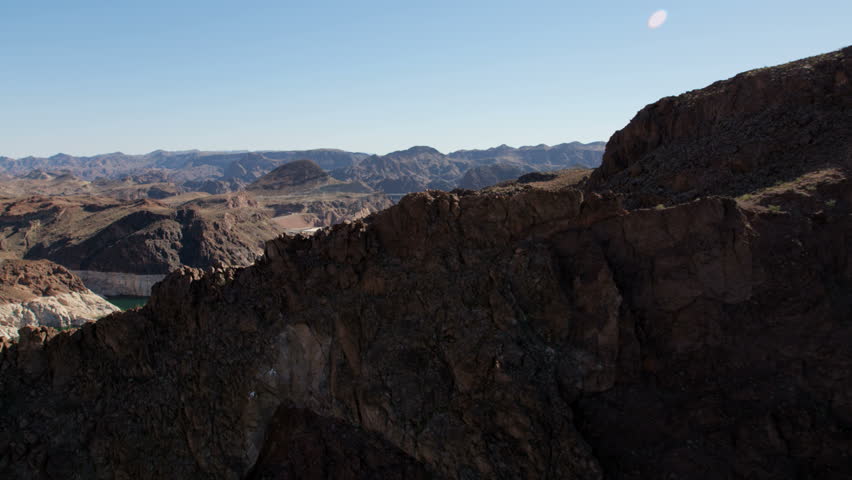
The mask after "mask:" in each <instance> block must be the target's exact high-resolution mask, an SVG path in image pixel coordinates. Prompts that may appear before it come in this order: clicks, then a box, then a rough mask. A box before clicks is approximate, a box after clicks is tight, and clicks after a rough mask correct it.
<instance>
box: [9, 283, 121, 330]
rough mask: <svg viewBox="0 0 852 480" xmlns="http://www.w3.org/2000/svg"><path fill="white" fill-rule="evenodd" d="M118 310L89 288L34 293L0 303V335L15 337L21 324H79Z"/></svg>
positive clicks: (65, 325) (55, 325)
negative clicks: (46, 294) (28, 297)
mask: <svg viewBox="0 0 852 480" xmlns="http://www.w3.org/2000/svg"><path fill="white" fill-rule="evenodd" d="M118 310H119V308H118V307H116V306H115V305H113V304H111V303H109V302H108V301H106V300H104V299H103V298H102V297H100V296H98V295H96V294H94V293H92V292H91V291H88V292H70V293H60V294H59V295H55V296H51V297H36V298H33V299H32V300H28V301H26V302H21V303H3V304H0V337H3V336H5V337H9V338H17V337H18V329H19V328H21V327H25V326H39V325H47V326H50V327H55V328H59V327H69V326H79V325H82V324H84V323H86V322H88V321H91V320H97V319H99V318H101V317H103V316H106V315H109V314H110V313H112V312H117V311H118Z"/></svg>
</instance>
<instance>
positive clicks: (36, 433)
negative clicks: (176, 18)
mask: <svg viewBox="0 0 852 480" xmlns="http://www.w3.org/2000/svg"><path fill="white" fill-rule="evenodd" d="M849 55H850V50H848V49H847V50H845V51H841V52H835V53H833V54H829V55H827V56H822V57H815V58H812V59H806V60H803V61H801V62H798V63H795V64H792V65H783V66H780V67H775V68H774V69H772V71H771V72H766V71H763V73H761V71H758V72H756V73H755V74H756V75H765V76H763V77H761V78H763V80H762V81H763V82H764V83H763V86H762V88H763V90H762V92H763V94H764V96H763V98H767V99H772V104H773V105H778V107H777V108H778V109H779V110H778V112H782V111H785V110H784V109H783V108H782V107H781V106H783V105H784V101H783V97H784V96H785V95H788V94H789V93H790V92H789V91H788V90H787V89H786V87H785V85H787V82H789V81H793V80H794V79H795V78H798V77H800V76H805V78H812V77H811V75H813V74H814V72H818V73H819V75H818V76H817V77H816V78H812V79H813V80H815V81H817V82H823V81H826V78H832V79H835V80H834V81H835V82H837V83H839V84H841V85H840V86H839V87H837V88H841V87H842V85H844V84H843V82H842V81H840V80H842V79H843V78H847V79H848V78H850V76H852V73H851V72H850V70H849V65H850V62H849ZM809 65H810V67H808V66H809ZM738 78H741V79H745V80H740V81H743V82H748V81H749V80H748V79H750V78H752V76H744V77H738ZM791 79H793V80H791ZM836 79H840V80H836ZM726 92H729V91H728V90H721V91H714V90H712V87H711V91H708V93H707V95H713V96H716V97H717V101H718V103H719V104H726V102H728V100H729V98H728V97H727V95H728V93H726ZM831 92H836V91H835V90H832V91H831ZM831 92H829V93H828V94H831V95H835V93H831ZM689 95H695V93H694V92H693V93H692V94H689ZM791 95H792V94H791ZM792 97H795V95H792ZM835 98H836V97H835ZM670 102H671V100H663V101H662V104H667V103H670ZM707 102H708V103H701V104H697V105H713V102H710V101H709V100H708V101H707ZM797 105H798V104H797V100H795V98H792V99H791V104H790V108H791V109H793V110H794V111H799V110H797V108H798V107H797ZM814 105H817V106H819V105H824V106H825V108H826V109H828V110H831V111H833V110H834V109H835V108H836V107H837V104H836V102H827V103H826V102H814ZM840 105H841V107H842V108H843V109H845V110H843V111H844V112H846V113H849V108H848V107H846V106H845V105H846V104H845V103H842V102H841V103H840ZM707 108H709V107H707ZM815 108H817V110H819V108H821V107H815ZM645 111H646V112H653V111H655V109H653V108H650V107H649V109H646V110H645ZM685 112H688V114H687V113H684V114H683V115H678V116H676V117H667V118H668V120H667V122H672V123H673V125H672V128H673V130H672V131H681V129H684V130H683V131H685V129H687V125H688V124H689V122H691V120H689V119H691V118H693V115H695V116H699V117H700V115H712V111H708V110H706V109H700V108H699V110H698V111H697V112H692V111H691V110H685ZM806 113H807V112H806ZM642 115H644V114H642ZM642 115H640V116H639V117H638V118H637V120H635V121H634V123H635V122H640V124H641V122H642V121H643V120H642V119H643V118H644V117H643V116H642ZM744 115H745V114H744ZM750 115H758V116H760V115H762V114H761V111H760V109H758V111H755V112H752V113H751V114H748V115H745V116H742V117H738V118H744V119H752V117H751V116H750ZM808 115H810V114H807V115H806V117H803V118H802V121H804V119H805V118H810V117H809V116H808ZM715 118H716V117H712V116H711V117H708V121H710V120H713V119H715ZM761 118H764V117H761ZM792 118H798V117H796V116H794V117H792ZM832 118H836V119H843V118H847V117H844V116H842V115H839V116H837V117H832ZM679 119H686V120H683V121H684V122H686V125H684V126H683V127H679V126H677V122H678V121H679ZM687 120H689V121H687ZM771 120H772V118H764V121H771ZM749 121H751V120H749ZM755 121H756V120H755ZM634 123H631V125H628V127H627V128H626V129H625V131H632V130H633V129H634V128H636V127H635V124H634ZM711 123H712V122H711ZM654 124H655V123H654V122H650V123H649V125H654ZM797 124H800V122H798V121H796V122H792V123H789V126H790V130H789V132H790V135H786V136H782V135H779V136H773V137H771V141H772V142H776V141H778V140H779V139H781V140H783V139H785V138H786V139H788V140H789V141H791V142H794V143H795V141H794V140H793V139H795V138H796V136H795V135H794V133H795V132H796V131H797V130H796V129H797V128H798V127H795V125H797ZM821 125H822V127H821V128H820V129H817V130H815V132H814V134H815V138H823V137H821V136H822V135H827V136H835V135H838V136H842V135H844V132H845V131H846V130H845V128H846V127H847V126H848V125H847V124H840V125H838V124H821ZM767 128H768V127H767ZM822 129H831V132H828V133H826V132H825V131H824V130H822ZM648 135H649V138H654V130H653V129H652V130H651V131H649V132H648ZM696 135H697V136H696V137H695V142H697V144H698V145H703V143H701V142H702V140H701V138H703V137H701V136H700V132H699V134H696ZM625 138H626V134H625V133H619V134H616V135H615V136H614V137H613V140H612V142H611V143H610V145H608V147H607V148H608V150H607V154H606V155H605V165H604V166H603V167H602V168H603V169H604V170H603V171H604V172H606V174H605V175H604V174H603V173H601V174H597V173H596V174H595V176H594V177H593V178H592V179H590V180H589V181H588V182H586V185H582V182H583V181H584V179H583V177H582V175H572V174H571V173H570V172H564V173H563V174H561V175H557V174H554V175H543V176H535V175H534V176H529V177H527V178H525V179H523V181H519V182H517V183H514V184H510V185H501V186H498V187H494V188H491V189H486V190H483V191H480V192H456V193H444V192H425V193H418V194H413V195H409V196H406V197H405V198H403V200H402V201H401V202H400V203H399V204H398V205H396V206H394V207H392V208H389V209H387V210H384V211H382V212H380V213H378V214H375V215H373V216H370V217H368V218H367V219H364V220H360V221H356V222H353V223H351V224H345V225H337V226H334V227H331V228H328V229H323V230H321V231H320V232H318V233H317V234H316V235H314V236H313V237H301V236H300V237H282V238H278V239H276V240H274V241H271V242H268V243H267V244H266V249H265V255H264V257H263V259H262V260H261V261H259V262H258V263H256V264H255V265H253V266H251V267H248V268H240V269H237V268H223V269H215V270H208V271H206V272H204V271H201V270H196V269H189V268H184V269H181V271H179V272H176V273H174V274H172V275H170V276H168V277H167V278H166V279H165V280H164V281H163V282H162V283H160V284H158V285H157V286H156V287H155V288H154V295H153V297H152V299H151V301H150V302H149V304H148V305H147V306H146V307H145V308H143V309H142V310H139V311H133V312H126V313H123V314H116V315H112V316H110V317H107V318H105V319H103V320H101V321H99V322H97V323H94V324H89V325H86V326H84V327H83V328H82V329H80V330H78V331H76V332H74V333H73V334H70V333H59V334H57V333H56V332H55V331H53V330H52V329H50V328H47V327H43V328H26V329H24V330H22V331H21V338H20V341H19V342H17V343H11V344H7V345H5V346H4V347H3V348H2V350H0V362H2V363H1V364H0V401H2V404H3V406H4V409H2V411H0V432H3V435H2V436H0V474H2V475H4V476H8V477H10V478H11V477H15V478H40V477H44V476H48V477H56V478H66V477H73V476H79V477H84V478H100V477H128V478H163V477H177V478H192V477H197V478H211V477H212V478H328V477H333V478H422V477H429V476H432V477H437V478H460V479H470V478H585V479H598V478H615V479H633V478H767V479H768V478H846V477H849V475H850V474H852V467H850V465H852V463H850V452H852V428H850V427H852V387H850V386H852V351H850V349H849V348H848V345H849V344H850V342H852V324H850V322H849V319H850V318H852V297H850V293H849V292H850V291H852V261H850V246H851V245H852V239H851V238H850V232H852V182H850V178H849V173H850V170H852V161H850V157H848V156H846V155H845V153H844V151H840V152H839V153H838V155H836V156H834V157H832V158H833V160H830V161H827V162H821V161H820V162H813V163H811V162H810V160H809V157H808V154H809V151H808V149H807V148H805V147H801V148H800V147H796V148H800V149H799V150H798V152H799V153H800V154H801V158H795V159H793V158H787V159H786V161H788V162H793V163H796V162H801V163H804V164H805V165H809V166H808V167H807V168H800V167H799V166H796V165H791V166H790V168H789V170H785V171H786V172H789V173H788V174H783V173H779V174H778V175H779V177H777V178H778V179H779V180H782V181H781V183H779V184H777V185H775V184H772V185H770V186H769V187H765V186H763V185H762V184H755V185H756V186H755V189H754V190H752V191H749V192H747V194H748V195H750V196H749V197H745V196H741V197H739V198H732V197H730V196H713V195H710V196H701V195H695V196H694V197H690V198H686V200H685V201H681V200H680V197H677V196H670V195H663V194H661V197H662V198H665V199H666V201H665V202H660V203H661V204H660V205H659V206H658V207H655V208H635V205H636V204H641V203H642V202H644V201H645V200H642V199H640V200H641V201H640V200H637V199H636V198H634V197H632V196H628V195H624V193H622V192H619V189H620V188H621V186H622V183H621V177H620V176H619V175H620V174H619V172H622V171H624V169H625V168H628V169H629V168H630V167H631V166H632V165H636V164H638V165H640V167H641V169H640V172H646V174H647V175H652V176H653V175H655V172H656V170H654V169H653V168H654V165H656V163H655V160H654V158H656V157H654V158H652V157H645V156H642V158H641V159H638V160H637V159H634V158H633V157H632V156H630V155H628V157H618V156H617V155H616V154H615V153H611V152H628V153H629V152H631V151H632V150H631V149H630V148H627V147H625V146H624V145H623V144H622V143H620V142H622V141H623V140H624V139H625ZM669 138H671V137H668V136H663V137H662V140H661V141H660V142H658V143H656V145H657V146H656V147H654V148H663V149H664V148H666V147H665V146H666V145H667V144H666V143H665V142H666V139H669ZM672 141H679V140H677V139H672ZM850 141H852V137H846V138H845V140H843V142H845V145H847V146H848V145H849V142H850ZM843 142H840V143H839V144H844V143H843ZM796 145H798V144H796ZM820 145H823V144H822V143H815V148H816V149H817V150H816V153H815V154H816V155H818V156H819V158H827V157H822V156H820V155H821V153H820V152H821V150H820V148H821V147H820ZM776 147H777V145H776V144H775V143H772V148H776ZM767 148H769V145H767ZM791 148H792V147H791ZM610 149H611V151H610ZM846 151H848V150H846ZM661 154H662V153H661ZM607 158H609V159H616V158H622V160H610V162H615V163H607V160H606V159H607ZM624 165H626V166H627V167H624ZM714 168H715V167H713V166H712V165H708V167H707V169H706V170H705V171H703V174H704V175H706V177H707V178H706V179H705V180H702V182H705V183H706V185H707V188H708V189H710V188H711V187H710V185H719V184H720V183H718V182H717V181H716V180H713V179H712V178H710V177H711V176H712V175H713V171H714V170H713V169H714ZM637 169H638V168H637ZM802 170H804V173H801V172H802ZM744 174H745V175H751V173H749V172H744ZM720 175H721V176H722V178H728V177H727V176H728V171H723V172H722V173H721V174H720ZM785 175H796V176H791V177H788V176H785ZM635 178H638V179H639V180H637V182H639V183H641V181H642V178H643V177H641V176H639V177H635ZM659 178H664V176H660V177H659ZM702 178H703V177H702ZM578 182H579V183H578ZM629 183H630V182H627V184H629ZM722 183H724V185H727V184H728V183H730V182H722ZM662 188H663V189H665V188H666V187H665V185H662ZM714 188H715V187H714ZM720 188H721V187H720ZM663 192H665V190H663ZM725 192H726V191H723V193H725ZM627 193H631V194H632V193H635V194H636V195H639V196H640V197H641V196H642V195H644V193H645V192H644V191H642V190H637V191H636V192H627ZM776 202H777V203H776ZM663 203H665V205H664V204H663ZM666 205H668V206H666Z"/></svg>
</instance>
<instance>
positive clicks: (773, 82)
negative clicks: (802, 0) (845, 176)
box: [589, 47, 852, 207]
mask: <svg viewBox="0 0 852 480" xmlns="http://www.w3.org/2000/svg"><path fill="white" fill-rule="evenodd" d="M850 52H852V47H848V48H846V49H844V50H841V51H837V52H833V53H829V54H825V55H820V56H816V57H811V58H806V59H803V60H799V61H796V62H792V63H789V64H786V65H782V66H779V67H773V68H763V69H759V70H753V71H750V72H745V73H741V74H739V75H737V76H736V77H734V78H731V79H728V80H724V81H720V82H716V83H714V84H712V85H710V86H709V87H707V88H704V89H701V90H695V91H692V92H687V93H685V94H683V95H680V96H677V97H667V98H664V99H662V100H660V101H659V102H656V103H654V104H651V105H648V106H647V107H645V108H643V109H642V110H641V111H640V112H639V113H637V114H636V116H635V117H634V118H633V120H632V121H631V122H630V124H629V125H627V127H625V128H623V129H622V130H619V131H618V132H616V133H615V134H614V135H613V136H612V138H611V139H610V141H609V144H608V145H607V150H606V153H605V155H604V157H603V163H602V164H601V167H600V168H599V169H597V170H596V171H595V173H594V175H593V176H592V178H591V181H590V183H589V188H590V189H592V190H598V191H601V190H612V191H616V192H621V193H625V194H628V198H629V200H628V203H629V204H630V205H633V206H644V207H651V206H654V205H657V204H664V205H670V204H675V203H680V202H685V201H689V200H691V199H694V198H698V197H701V196H706V195H711V194H715V195H729V196H738V195H743V194H747V193H749V192H753V191H755V190H758V189H761V188H766V187H770V186H773V185H775V184H778V183H782V182H788V181H792V180H794V179H796V178H798V177H800V176H801V175H803V174H805V173H806V172H808V171H812V170H815V169H819V168H825V167H826V166H828V165H836V164H845V165H846V166H847V167H848V165H850V164H852V146H850V143H849V138H850V137H852V120H850V110H852V53H850Z"/></svg>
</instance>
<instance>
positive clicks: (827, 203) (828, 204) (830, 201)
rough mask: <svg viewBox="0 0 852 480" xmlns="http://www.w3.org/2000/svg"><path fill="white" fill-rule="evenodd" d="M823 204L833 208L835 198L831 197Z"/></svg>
mask: <svg viewBox="0 0 852 480" xmlns="http://www.w3.org/2000/svg"><path fill="white" fill-rule="evenodd" d="M825 204H826V205H827V206H828V207H829V208H834V206H835V205H837V200H835V199H831V200H828V201H826V202H825Z"/></svg>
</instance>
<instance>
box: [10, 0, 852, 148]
mask: <svg viewBox="0 0 852 480" xmlns="http://www.w3.org/2000/svg"><path fill="white" fill-rule="evenodd" d="M661 9H665V10H666V11H667V15H663V16H660V15H659V14H658V15H656V16H655V17H654V20H653V22H652V24H653V26H654V27H658V28H650V27H649V19H651V17H652V15H654V13H655V12H658V11H659V10H661ZM849 18H852V3H850V2H841V1H824V2H816V3H810V4H808V6H807V8H805V7H803V5H802V4H801V3H800V2H792V1H776V2H767V1H760V2H752V3H749V4H747V5H743V4H741V3H738V2H733V1H730V0H724V1H721V2H716V3H712V4H710V3H705V4H701V5H689V6H687V5H670V6H667V5H660V4H658V3H656V2H647V1H644V0H640V1H626V0H623V1H617V2H611V3H609V4H606V5H591V4H570V3H569V2H564V1H562V2H557V1H552V0H548V1H539V2H527V3H525V4H523V5H519V4H512V3H509V2H485V1H483V0H476V1H471V2H467V3H465V4H464V5H459V4H458V2H444V1H436V2H430V3H429V4H428V5H424V4H418V5H405V4H400V3H398V2H397V3H394V2H362V3H359V4H357V5H355V4H350V3H346V2H329V3H326V4H324V5H322V6H320V5H315V4H311V5H301V4H295V5H292V4H289V3H288V2H257V3H253V4H251V5H247V4H238V5H237V4H229V3H226V2H218V1H205V2H202V1H200V0H193V1H186V2H181V3H180V5H174V4H173V2H164V1H152V2H146V3H145V4H144V5H143V4H139V5H119V4H114V3H110V2H97V1H81V2H75V3H74V4H73V5H71V4H66V3H63V2H40V3H38V4H31V3H26V4H23V3H21V4H16V5H9V4H5V5H2V6H0V62H2V63H0V65H2V70H3V74H2V75H0V92H2V93H0V111H2V112H3V113H4V115H2V116H0V155H3V156H7V157H12V158H21V157H26V156H30V155H32V156H38V157H49V156H52V155H54V154H56V153H59V152H64V153H67V154H69V155H75V156H91V155H96V154H102V153H108V152H116V151H121V152H125V153H128V154H143V153H148V152H150V151H153V150H158V149H162V150H169V151H181V150H195V149H197V150H203V151H239V150H250V151H261V150H310V149H316V148H335V149H340V150H346V151H352V152H365V153H379V154H381V153H388V152H392V151H396V150H403V149H406V148H409V147H411V146H413V145H428V146H431V147H434V148H436V149H438V150H440V151H442V152H451V151H455V150H459V149H485V148H490V147H494V146H498V145H500V144H508V145H515V146H520V145H538V144H542V143H544V144H548V145H553V144H559V143H564V142H571V141H580V142H583V143H589V142H593V141H604V142H605V141H607V140H608V139H609V137H610V136H611V135H612V133H614V132H615V131H616V130H617V129H619V128H621V127H623V126H624V125H626V124H627V122H628V121H629V120H630V119H631V118H632V117H633V115H634V114H635V113H636V112H637V111H638V110H639V109H641V108H642V107H644V106H645V105H647V104H649V103H652V102H654V101H656V100H658V99H659V98H661V97H665V96H669V95H677V94H679V93H682V92H685V91H688V90H692V89H697V88H702V87H704V86H706V85H708V84H710V83H712V82H714V81H717V80H721V79H725V78H729V77H731V76H733V75H735V74H737V73H739V72H742V71H745V70H750V69H754V68H760V67H765V66H771V65H776V64H780V63H784V62H787V61H792V60H795V59H799V58H803V57H808V56H812V55H816V54H820V53H824V52H828V51H832V50H836V49H839V48H842V47H844V46H847V45H849V44H850V43H852V36H850V35H849V34H848V30H849V29H848V25H847V23H848V19H849ZM663 20H664V23H661V22H662V21H663Z"/></svg>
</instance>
